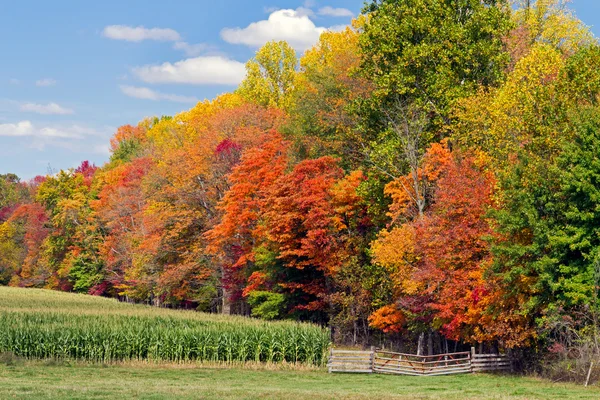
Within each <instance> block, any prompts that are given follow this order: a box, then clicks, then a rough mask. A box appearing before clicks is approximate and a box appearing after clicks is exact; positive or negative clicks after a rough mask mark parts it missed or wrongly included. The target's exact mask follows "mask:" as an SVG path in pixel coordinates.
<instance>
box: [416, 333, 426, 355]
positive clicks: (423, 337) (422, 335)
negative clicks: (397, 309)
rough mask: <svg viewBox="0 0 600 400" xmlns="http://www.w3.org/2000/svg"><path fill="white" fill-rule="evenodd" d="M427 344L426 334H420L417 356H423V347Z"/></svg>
mask: <svg viewBox="0 0 600 400" xmlns="http://www.w3.org/2000/svg"><path fill="white" fill-rule="evenodd" d="M424 344H425V332H421V333H420V334H419V342H418V343H417V355H418V356H422V355H423V345H424Z"/></svg>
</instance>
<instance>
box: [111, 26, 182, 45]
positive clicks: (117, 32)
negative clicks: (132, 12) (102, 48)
mask: <svg viewBox="0 0 600 400" xmlns="http://www.w3.org/2000/svg"><path fill="white" fill-rule="evenodd" d="M102 35H103V36H104V37H107V38H109V39H114V40H126V41H128V42H141V41H143V40H156V41H159V42H175V41H178V40H181V36H180V35H179V33H177V31H175V30H173V29H169V28H144V27H143V26H136V27H133V26H127V25H109V26H107V27H105V28H104V30H103V31H102Z"/></svg>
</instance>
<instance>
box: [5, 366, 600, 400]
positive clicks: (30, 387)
mask: <svg viewBox="0 0 600 400" xmlns="http://www.w3.org/2000/svg"><path fill="white" fill-rule="evenodd" d="M8 398H17V399H175V398H178V399H180V398H183V399H185V398H189V399H310V400H321V399H443V400H454V399H461V400H463V399H528V400H531V399H599V398H600V388H598V387H597V386H596V387H588V388H584V387H582V386H575V385H567V384H553V383H549V382H546V381H541V380H536V379H531V378H520V377H507V376H493V375H456V376H451V377H448V376H446V377H435V378H433V377H400V376H386V375H366V374H365V375H341V374H333V375H330V374H327V373H326V372H324V371H308V370H305V371H302V370H300V371H294V370H268V369H250V368H239V367H238V368H216V367H198V366H166V365H163V366H159V365H122V366H118V365H111V366H102V365H90V364H88V365H81V364H76V365H48V362H45V363H44V362H17V363H16V365H9V366H7V365H1V364H0V399H8Z"/></svg>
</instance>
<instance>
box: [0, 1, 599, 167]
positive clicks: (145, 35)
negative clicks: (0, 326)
mask: <svg viewBox="0 0 600 400" xmlns="http://www.w3.org/2000/svg"><path fill="white" fill-rule="evenodd" d="M362 4H363V1H362V0H347V1H343V0H318V1H317V0H314V1H311V0H309V1H283V0H272V1H269V0H259V1H248V0H220V1H219V0H213V1H204V0H196V1H192V0H187V1H183V0H169V1H163V0H160V1H159V0H127V1H124V0H102V1H80V0H52V1H51V0H37V1H33V0H3V1H1V2H0V35H1V37H2V38H3V40H2V41H0V52H1V54H3V57H2V59H3V62H1V63H0V173H6V172H14V173H17V174H18V175H19V176H21V177H22V178H25V179H28V178H32V177H33V176H35V175H39V174H41V175H44V174H46V173H47V171H48V166H51V167H52V169H54V170H58V169H61V168H70V167H74V166H76V165H78V164H79V162H80V161H82V160H90V161H93V162H95V163H96V164H98V165H101V164H102V163H104V162H105V161H106V160H107V159H108V150H107V149H108V140H109V138H110V136H111V135H112V133H113V132H114V130H115V129H116V127H118V126H120V125H123V124H127V123H131V124H135V123H137V122H138V121H139V120H141V119H142V118H144V117H146V116H153V115H173V114H175V113H177V112H180V111H182V110H185V109H188V108H190V107H192V106H193V104H194V102H195V101H197V100H202V99H205V98H213V97H214V96H215V95H217V94H219V93H222V92H226V91H231V90H232V89H234V88H235V86H236V83H237V82H239V80H240V79H241V77H242V76H243V63H245V62H246V60H248V58H250V57H251V56H252V55H253V54H254V52H255V51H256V49H257V48H258V47H260V45H261V44H263V43H264V42H266V41H267V40H270V39H287V40H288V41H290V42H291V43H292V44H293V45H294V47H295V48H296V49H297V50H298V51H299V52H302V51H303V50H304V49H306V48H307V47H309V46H310V45H312V44H313V43H314V41H316V38H317V37H318V34H319V32H321V31H322V30H323V29H325V28H331V27H334V28H335V27H336V26H340V25H345V24H348V23H349V22H350V19H351V15H356V14H358V12H359V11H360V8H361V7H362ZM571 7H572V8H573V9H574V10H575V11H576V13H577V15H578V17H579V18H581V19H582V20H583V21H584V22H585V23H586V24H588V25H591V26H592V29H593V31H594V33H595V34H596V36H600V1H598V0H574V1H573V2H572V6H571ZM142 27H143V28H142ZM215 82H219V83H218V84H215Z"/></svg>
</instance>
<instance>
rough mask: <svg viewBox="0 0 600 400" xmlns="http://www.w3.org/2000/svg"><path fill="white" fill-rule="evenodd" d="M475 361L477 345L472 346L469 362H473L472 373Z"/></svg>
mask: <svg viewBox="0 0 600 400" xmlns="http://www.w3.org/2000/svg"><path fill="white" fill-rule="evenodd" d="M473 361H475V346H471V354H470V357H469V364H471V373H473V372H474V371H473Z"/></svg>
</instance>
